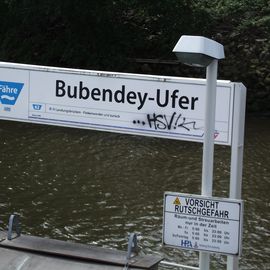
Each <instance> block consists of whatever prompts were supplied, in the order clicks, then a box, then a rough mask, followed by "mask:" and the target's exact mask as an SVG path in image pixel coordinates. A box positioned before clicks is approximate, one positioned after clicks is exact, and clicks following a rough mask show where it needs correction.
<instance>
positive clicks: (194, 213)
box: [163, 192, 243, 255]
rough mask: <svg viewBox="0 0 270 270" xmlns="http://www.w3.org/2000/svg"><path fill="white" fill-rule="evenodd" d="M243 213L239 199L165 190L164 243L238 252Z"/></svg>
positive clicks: (183, 246)
mask: <svg viewBox="0 0 270 270" xmlns="http://www.w3.org/2000/svg"><path fill="white" fill-rule="evenodd" d="M242 217H243V203H242V201H241V200H231V199H221V198H214V197H205V196H199V195H189V194H183V193H172V192H166V193H165V196H164V217H163V244H164V245H167V246H170V247H174V248H175V247H176V248H183V249H190V250H195V251H206V252H214V253H223V254H227V255H240V252H241V238H242Z"/></svg>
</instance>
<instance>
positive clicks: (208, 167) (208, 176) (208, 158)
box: [200, 59, 218, 270]
mask: <svg viewBox="0 0 270 270" xmlns="http://www.w3.org/2000/svg"><path fill="white" fill-rule="evenodd" d="M217 68H218V60H216V59H215V60H213V61H212V63H211V64H210V65H209V66H207V70H206V101H205V118H204V121H205V122H204V142H203V165H202V191H201V194H202V195H205V196H212V189H213V167H214V166H213V164H214V132H215V115H216V87H217ZM209 269H210V255H209V253H206V252H200V270H209Z"/></svg>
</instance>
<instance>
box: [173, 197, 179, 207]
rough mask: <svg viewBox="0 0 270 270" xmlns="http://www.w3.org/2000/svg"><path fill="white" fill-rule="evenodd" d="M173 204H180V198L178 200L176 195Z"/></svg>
mask: <svg viewBox="0 0 270 270" xmlns="http://www.w3.org/2000/svg"><path fill="white" fill-rule="evenodd" d="M173 204H176V205H181V202H180V200H179V198H178V197H176V199H175V200H174V202H173Z"/></svg>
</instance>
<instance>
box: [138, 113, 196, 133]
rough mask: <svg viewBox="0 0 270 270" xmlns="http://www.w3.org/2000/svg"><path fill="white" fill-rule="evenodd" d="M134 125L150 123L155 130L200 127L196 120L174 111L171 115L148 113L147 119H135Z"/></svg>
mask: <svg viewBox="0 0 270 270" xmlns="http://www.w3.org/2000/svg"><path fill="white" fill-rule="evenodd" d="M133 124H134V125H143V126H145V125H146V124H148V126H149V127H150V128H153V129H155V130H172V129H177V128H184V129H185V130H187V131H190V130H196V129H199V128H198V127H197V126H196V121H187V119H186V117H184V116H183V115H182V114H181V113H180V114H178V115H177V113H176V112H174V113H173V114H172V115H171V116H167V115H165V114H155V113H153V114H147V120H146V121H141V120H134V121H133Z"/></svg>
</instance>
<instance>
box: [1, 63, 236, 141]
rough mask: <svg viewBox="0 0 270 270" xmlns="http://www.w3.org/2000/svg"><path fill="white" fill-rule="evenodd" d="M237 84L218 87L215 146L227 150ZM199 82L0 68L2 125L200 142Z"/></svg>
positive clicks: (201, 84) (10, 66)
mask: <svg viewBox="0 0 270 270" xmlns="http://www.w3.org/2000/svg"><path fill="white" fill-rule="evenodd" d="M235 85H236V84H235V83H231V82H228V81H220V82H218V87H217V105H216V125H215V130H216V132H215V142H216V143H219V144H225V145H230V144H231V137H232V121H233V120H232V114H233V108H234V106H236V105H237V104H234V102H235V101H234V88H235ZM205 96H206V85H205V80H203V79H188V78H175V77H164V76H151V75H138V74H125V73H112V72H98V71H87V70H75V69H64V68H53V67H43V66H34V65H23V64H13V63H4V62H2V63H0V102H1V104H0V119H6V120H15V121H25V122H31V123H43V124H51V125H60V126H67V127H79V128H86V129H95V130H103V131H112V132H120V133H128V134H138V135H146V136H155V137H163V138H170V139H179V140H187V141H197V142H202V141H203V136H204V131H203V125H204V108H205Z"/></svg>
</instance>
